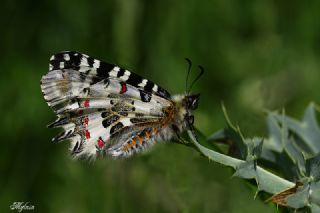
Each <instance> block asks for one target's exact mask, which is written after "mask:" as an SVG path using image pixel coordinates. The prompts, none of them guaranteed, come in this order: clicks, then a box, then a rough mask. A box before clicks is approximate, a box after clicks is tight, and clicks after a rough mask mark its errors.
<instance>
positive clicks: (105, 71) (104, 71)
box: [97, 61, 115, 78]
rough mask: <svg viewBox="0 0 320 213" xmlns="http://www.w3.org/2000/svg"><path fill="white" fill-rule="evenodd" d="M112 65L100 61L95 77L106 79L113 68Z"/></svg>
mask: <svg viewBox="0 0 320 213" xmlns="http://www.w3.org/2000/svg"><path fill="white" fill-rule="evenodd" d="M114 67H115V66H114V65H113V64H109V63H106V62H102V61H100V66H99V67H98V68H97V75H98V76H99V77H102V78H108V77H109V72H110V71H111V70H112V69H113V68H114Z"/></svg>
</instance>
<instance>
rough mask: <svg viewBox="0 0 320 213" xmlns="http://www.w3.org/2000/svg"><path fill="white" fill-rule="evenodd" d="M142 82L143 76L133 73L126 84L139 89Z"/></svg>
mask: <svg viewBox="0 0 320 213" xmlns="http://www.w3.org/2000/svg"><path fill="white" fill-rule="evenodd" d="M141 81H142V77H141V76H139V75H137V74H135V73H133V72H131V74H130V76H129V78H128V80H127V81H126V83H127V84H130V85H132V86H134V87H138V84H140V83H141Z"/></svg>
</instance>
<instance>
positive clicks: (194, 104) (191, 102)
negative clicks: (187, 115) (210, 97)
mask: <svg viewBox="0 0 320 213" xmlns="http://www.w3.org/2000/svg"><path fill="white" fill-rule="evenodd" d="M199 96H200V95H199V94H198V95H191V96H188V99H187V104H188V108H189V109H191V110H195V109H197V108H198V102H199Z"/></svg>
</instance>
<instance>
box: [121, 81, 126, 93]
mask: <svg viewBox="0 0 320 213" xmlns="http://www.w3.org/2000/svg"><path fill="white" fill-rule="evenodd" d="M125 92H127V85H126V83H123V82H122V83H121V90H120V94H122V93H125Z"/></svg>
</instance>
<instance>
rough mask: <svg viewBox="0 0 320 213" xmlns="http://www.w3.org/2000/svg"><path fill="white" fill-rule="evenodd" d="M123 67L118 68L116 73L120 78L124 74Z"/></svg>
mask: <svg viewBox="0 0 320 213" xmlns="http://www.w3.org/2000/svg"><path fill="white" fill-rule="evenodd" d="M124 72H125V69H123V68H120V70H119V72H118V73H117V77H118V78H120V77H121V76H123V75H124Z"/></svg>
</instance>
